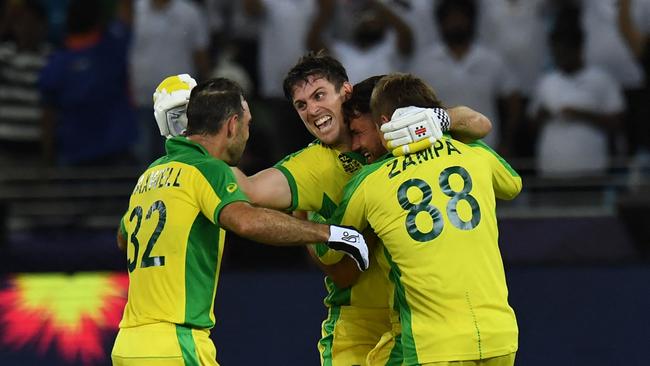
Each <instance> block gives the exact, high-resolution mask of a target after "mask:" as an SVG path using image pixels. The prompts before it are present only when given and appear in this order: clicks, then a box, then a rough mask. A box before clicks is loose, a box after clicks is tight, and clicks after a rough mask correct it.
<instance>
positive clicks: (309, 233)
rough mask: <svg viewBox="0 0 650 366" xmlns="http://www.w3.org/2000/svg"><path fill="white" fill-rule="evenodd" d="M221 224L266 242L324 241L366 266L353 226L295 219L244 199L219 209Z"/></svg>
mask: <svg viewBox="0 0 650 366" xmlns="http://www.w3.org/2000/svg"><path fill="white" fill-rule="evenodd" d="M218 221H219V223H220V224H221V226H222V227H224V228H225V229H228V230H230V231H232V232H234V233H236V234H237V235H240V236H242V237H245V238H248V239H251V240H254V241H257V242H260V243H265V244H270V245H277V246H296V245H304V244H309V243H314V242H326V243H327V245H328V246H329V247H330V248H332V249H336V250H341V251H344V252H345V253H346V254H348V255H349V256H351V257H352V258H353V259H354V260H355V262H356V263H357V265H358V266H359V269H361V270H364V269H366V268H368V247H367V246H366V243H365V240H364V238H363V236H362V235H361V234H360V233H359V232H357V231H356V230H354V229H351V228H345V227H340V226H337V225H325V224H318V223H314V222H309V221H305V220H299V219H296V218H295V217H292V216H291V215H287V214H284V213H281V212H278V211H275V210H270V209H266V208H262V207H253V206H251V205H250V204H249V203H248V202H245V201H235V202H232V203H229V204H227V205H226V206H225V207H223V208H222V209H221V211H220V212H219V217H218Z"/></svg>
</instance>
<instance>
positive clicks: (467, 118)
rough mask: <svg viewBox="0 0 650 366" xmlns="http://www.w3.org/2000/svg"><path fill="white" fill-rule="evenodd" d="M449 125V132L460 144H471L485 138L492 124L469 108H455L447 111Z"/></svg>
mask: <svg viewBox="0 0 650 366" xmlns="http://www.w3.org/2000/svg"><path fill="white" fill-rule="evenodd" d="M447 113H448V114H449V119H450V120H451V125H450V126H449V132H450V133H451V135H452V136H453V137H454V138H455V139H456V140H459V141H462V142H465V143H467V142H473V141H476V140H479V139H482V138H483V137H485V136H487V135H488V133H490V131H492V122H490V120H489V119H488V118H487V117H485V116H484V115H483V114H482V113H479V112H477V111H475V110H473V109H471V108H469V107H465V106H457V107H453V108H449V109H448V110H447Z"/></svg>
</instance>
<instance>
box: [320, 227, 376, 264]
mask: <svg viewBox="0 0 650 366" xmlns="http://www.w3.org/2000/svg"><path fill="white" fill-rule="evenodd" d="M327 246H328V247H330V248H332V249H335V250H340V251H342V252H345V254H347V255H349V256H350V257H352V259H354V261H355V262H356V264H357V267H359V269H360V270H362V271H365V270H366V269H368V264H369V259H368V256H369V254H368V246H367V245H366V241H365V239H364V238H363V235H361V234H360V233H359V232H358V231H356V230H355V229H353V228H350V227H344V226H336V225H330V237H329V239H328V240H327Z"/></svg>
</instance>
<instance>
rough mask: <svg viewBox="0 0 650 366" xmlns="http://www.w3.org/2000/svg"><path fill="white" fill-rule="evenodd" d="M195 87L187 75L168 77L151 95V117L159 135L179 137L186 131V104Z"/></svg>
mask: <svg viewBox="0 0 650 366" xmlns="http://www.w3.org/2000/svg"><path fill="white" fill-rule="evenodd" d="M195 86H196V80H194V79H193V78H192V77H191V76H189V75H188V74H180V75H174V76H168V77H166V78H165V80H163V81H162V82H161V83H160V84H159V85H158V87H157V88H156V91H155V92H154V93H153V115H154V117H155V118H156V123H157V124H158V129H160V135H162V136H165V137H167V138H170V137H173V136H179V135H181V134H183V132H185V129H187V115H186V114H185V111H186V109H187V103H188V101H189V100H190V92H191V91H192V88H194V87H195Z"/></svg>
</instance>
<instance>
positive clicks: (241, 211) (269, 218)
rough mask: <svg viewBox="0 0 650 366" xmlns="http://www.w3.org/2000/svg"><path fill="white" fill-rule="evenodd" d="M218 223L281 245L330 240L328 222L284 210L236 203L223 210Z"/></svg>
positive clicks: (250, 236)
mask: <svg viewBox="0 0 650 366" xmlns="http://www.w3.org/2000/svg"><path fill="white" fill-rule="evenodd" d="M219 223H220V224H221V225H222V226H223V227H224V228H226V229H228V230H230V231H233V232H234V233H236V234H238V235H240V236H243V237H245V238H248V239H251V240H254V241H257V242H260V243H265V244H271V245H278V246H295V245H304V244H309V243H318V242H327V241H328V239H329V236H330V230H329V225H323V224H316V223H313V222H309V221H305V220H299V219H296V218H294V217H292V216H291V215H287V214H284V213H282V212H278V211H274V210H270V209H266V208H262V207H253V206H251V205H250V204H248V203H246V202H233V203H231V204H229V205H227V206H226V207H224V208H223V209H222V210H221V214H220V217H219Z"/></svg>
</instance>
